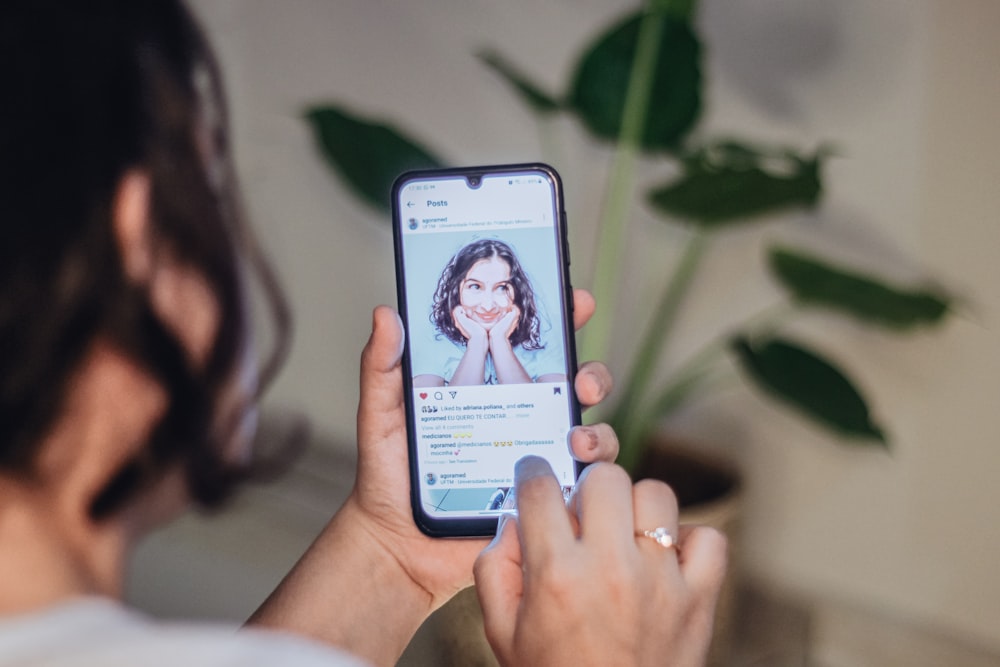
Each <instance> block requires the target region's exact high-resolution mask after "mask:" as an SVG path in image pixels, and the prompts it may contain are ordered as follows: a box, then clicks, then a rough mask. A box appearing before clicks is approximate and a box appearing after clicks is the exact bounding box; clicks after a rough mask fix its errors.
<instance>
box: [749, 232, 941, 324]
mask: <svg viewBox="0 0 1000 667" xmlns="http://www.w3.org/2000/svg"><path fill="white" fill-rule="evenodd" d="M768 263H769V265H770V267H771V271H772V272H773V273H774V275H775V276H776V277H777V278H778V280H780V281H781V283H782V284H783V285H784V286H785V287H786V288H788V289H789V290H790V291H791V292H792V295H793V297H794V298H795V299H797V300H798V301H801V302H803V303H806V304H810V305H817V306H823V307H827V308H834V309H836V310H840V311H844V312H846V313H848V314H850V315H853V316H854V317H857V318H860V319H862V320H865V321H867V322H872V323H874V324H880V325H882V326H886V327H890V328H893V329H909V328H912V327H916V326H919V325H922V324H931V323H934V322H938V321H939V320H941V318H943V317H944V316H945V314H946V313H947V312H948V307H949V299H948V297H947V296H945V295H944V294H941V293H938V292H934V291H931V290H928V289H913V290H906V289H899V288H895V287H891V286H889V285H886V284H884V283H882V282H880V281H878V280H876V279H875V278H873V277H871V276H866V275H861V274H858V273H854V272H851V271H848V270H846V269H841V268H837V267H834V266H832V265H830V264H827V263H825V262H823V261H822V260H820V259H818V258H816V257H813V256H810V255H807V254H805V253H801V252H797V251H795V250H791V249H789V248H772V249H771V250H770V252H769V254H768Z"/></svg>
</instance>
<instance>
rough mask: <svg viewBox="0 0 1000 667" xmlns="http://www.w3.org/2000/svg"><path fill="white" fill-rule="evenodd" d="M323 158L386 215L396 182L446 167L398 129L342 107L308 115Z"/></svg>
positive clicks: (310, 111) (311, 111) (320, 109)
mask: <svg viewBox="0 0 1000 667" xmlns="http://www.w3.org/2000/svg"><path fill="white" fill-rule="evenodd" d="M305 117H306V119H307V120H308V121H309V123H310V125H311V126H312V129H313V133H314V136H315V137H316V142H317V143H318V145H319V148H320V151H321V152H322V154H323V157H324V158H326V161H327V163H328V164H329V165H330V166H331V167H333V169H334V171H336V172H337V173H338V174H340V176H341V178H343V179H344V181H345V182H346V183H347V184H348V185H349V186H350V187H351V189H352V190H354V192H355V194H357V195H358V196H359V197H360V198H361V199H363V200H364V201H366V202H368V203H369V204H371V205H372V206H374V207H376V208H378V209H380V210H383V211H387V210H388V209H389V191H390V189H391V188H392V182H393V181H394V180H395V179H396V177H397V176H399V175H400V174H401V173H403V172H404V171H409V170H411V169H425V168H431V167H440V166H443V163H442V162H441V160H439V159H438V158H437V157H435V156H434V155H433V154H432V153H431V152H430V151H428V150H427V149H426V148H423V147H422V146H421V145H420V144H418V143H417V142H416V141H414V140H413V139H410V138H408V137H406V136H405V135H404V134H403V133H402V132H400V131H399V130H397V129H396V128H394V127H392V126H390V125H386V124H384V123H380V122H377V121H373V120H368V119H365V118H361V117H360V116H355V115H352V114H350V113H348V112H347V111H345V110H344V109H343V108H341V107H336V106H315V107H311V108H309V109H307V110H306V112H305Z"/></svg>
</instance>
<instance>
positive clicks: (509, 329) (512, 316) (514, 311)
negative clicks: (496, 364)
mask: <svg viewBox="0 0 1000 667" xmlns="http://www.w3.org/2000/svg"><path fill="white" fill-rule="evenodd" d="M520 319H521V309H520V308H518V307H517V306H511V307H510V310H508V311H507V314H506V315H504V316H503V317H501V318H500V319H499V320H497V323H496V324H495V325H493V328H492V329H490V347H491V348H492V347H493V345H494V344H496V343H497V342H498V341H499V338H498V337H497V336H498V334H499V333H501V332H502V333H503V339H502V340H503V342H509V341H510V337H511V336H512V335H513V333H514V330H515V329H517V323H518V321H519V320H520Z"/></svg>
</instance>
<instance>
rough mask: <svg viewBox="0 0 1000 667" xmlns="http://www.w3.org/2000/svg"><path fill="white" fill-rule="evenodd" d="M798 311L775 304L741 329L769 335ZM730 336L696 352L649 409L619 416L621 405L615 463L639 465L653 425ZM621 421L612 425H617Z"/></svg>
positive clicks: (700, 377) (694, 383)
mask: <svg viewBox="0 0 1000 667" xmlns="http://www.w3.org/2000/svg"><path fill="white" fill-rule="evenodd" d="M800 311H801V308H800V307H799V306H798V305H797V304H795V303H779V304H775V305H773V306H769V307H768V308H765V309H764V310H762V311H760V312H758V313H757V314H755V315H753V316H751V317H750V318H748V319H747V320H746V321H745V322H744V324H743V325H742V326H741V327H740V328H741V329H743V330H744V331H747V333H749V334H750V335H755V334H757V333H759V332H760V331H765V332H770V331H773V330H775V329H777V328H779V327H780V326H781V325H782V324H783V323H784V322H786V321H787V320H788V319H789V318H790V317H791V316H793V315H795V314H796V313H798V312H800ZM732 337H733V334H732V333H725V334H722V335H719V336H716V337H715V338H713V339H712V340H711V341H710V342H709V343H708V344H707V345H705V346H704V347H702V348H701V349H700V350H699V351H698V352H696V353H695V355H694V356H693V357H691V358H690V359H689V360H688V361H687V362H685V363H684V364H683V365H682V366H681V367H680V368H679V369H678V370H677V371H676V372H675V373H674V375H673V377H674V379H673V380H672V381H671V382H669V383H668V384H667V385H666V386H665V387H663V389H662V390H661V391H660V392H659V393H658V394H657V395H656V397H655V398H654V399H653V400H652V401H649V402H647V403H646V404H645V405H648V406H649V407H648V408H645V409H643V410H641V412H638V413H637V414H633V415H631V416H629V417H626V416H624V415H622V409H623V408H624V407H625V406H624V404H623V405H622V406H621V409H619V411H618V412H617V413H616V414H617V415H620V416H621V418H620V420H627V421H626V422H625V424H624V425H623V426H620V427H619V428H620V431H621V432H620V438H621V442H620V443H619V444H620V452H621V453H620V454H619V456H618V463H619V464H620V465H621V466H622V467H624V468H625V469H626V470H629V471H632V470H633V469H634V466H635V465H636V464H637V463H638V462H639V456H640V454H641V451H640V448H641V443H642V442H643V440H644V439H645V438H646V436H647V435H648V434H649V431H650V430H651V429H652V428H653V427H654V426H655V422H656V421H657V420H658V419H660V418H662V417H663V416H664V415H666V414H669V413H670V412H672V411H673V410H674V409H676V408H677V407H678V406H679V405H680V404H681V403H683V402H684V401H685V400H686V399H687V398H688V397H689V396H690V395H691V392H692V391H694V389H695V388H696V387H698V386H699V385H703V383H704V381H705V378H706V377H708V373H709V371H710V370H711V367H712V366H713V365H714V364H715V363H716V362H717V361H718V360H719V359H720V358H722V357H723V356H724V354H725V353H726V351H727V350H728V349H729V343H730V341H731V340H732ZM623 403H624V401H623ZM620 420H619V421H613V422H612V423H614V424H616V425H618V424H620Z"/></svg>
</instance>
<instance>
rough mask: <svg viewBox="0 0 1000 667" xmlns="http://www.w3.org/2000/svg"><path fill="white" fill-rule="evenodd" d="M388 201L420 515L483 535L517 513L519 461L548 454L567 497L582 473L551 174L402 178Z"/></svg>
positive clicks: (566, 291)
mask: <svg viewBox="0 0 1000 667" xmlns="http://www.w3.org/2000/svg"><path fill="white" fill-rule="evenodd" d="M392 196H393V226H394V229H393V232H394V233H393V236H394V239H395V246H396V276H397V287H398V297H399V310H400V315H401V317H402V318H403V322H404V325H405V327H406V348H405V351H404V355H403V373H404V386H405V398H406V408H407V419H408V423H407V431H408V438H409V449H410V451H409V453H410V468H411V475H410V477H411V496H412V503H413V511H414V517H415V520H416V521H417V524H418V525H419V526H420V527H421V529H422V530H424V532H426V533H428V534H431V535H437V536H473V535H489V534H492V533H493V532H494V531H495V530H496V522H497V518H498V517H499V516H500V515H501V514H502V513H504V512H512V511H515V503H514V498H513V493H512V491H511V490H512V487H513V482H514V479H513V474H514V463H515V462H516V461H517V460H518V459H519V458H521V457H522V456H525V455H527V454H534V455H538V456H542V457H544V458H546V459H547V460H548V461H549V463H550V464H551V465H552V469H553V470H554V471H555V473H556V476H557V478H558V479H559V480H560V483H561V484H562V486H563V490H564V493H566V494H568V493H569V492H570V491H571V489H572V487H573V485H574V484H575V482H576V478H577V474H578V472H579V470H578V466H577V464H576V463H575V461H574V460H573V458H572V457H571V456H570V454H569V448H568V445H567V436H568V433H569V430H570V428H571V427H572V426H574V425H575V424H578V423H579V416H580V411H579V406H578V405H577V403H576V399H575V395H574V392H573V376H574V374H575V372H576V362H575V348H574V339H573V329H572V326H573V323H572V312H571V306H570V299H571V298H572V295H571V287H570V283H569V274H568V258H567V256H566V247H567V246H566V232H565V228H564V224H563V221H564V219H565V215H564V211H563V202H562V189H561V184H560V181H559V177H558V175H557V174H556V172H555V171H554V170H553V169H552V168H551V167H548V166H546V165H540V164H534V165H511V166H498V167H473V168H465V169H448V170H434V171H421V172H410V173H408V174H404V175H403V176H401V177H400V178H399V179H398V180H397V181H396V183H395V185H394V187H393V195H392Z"/></svg>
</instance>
